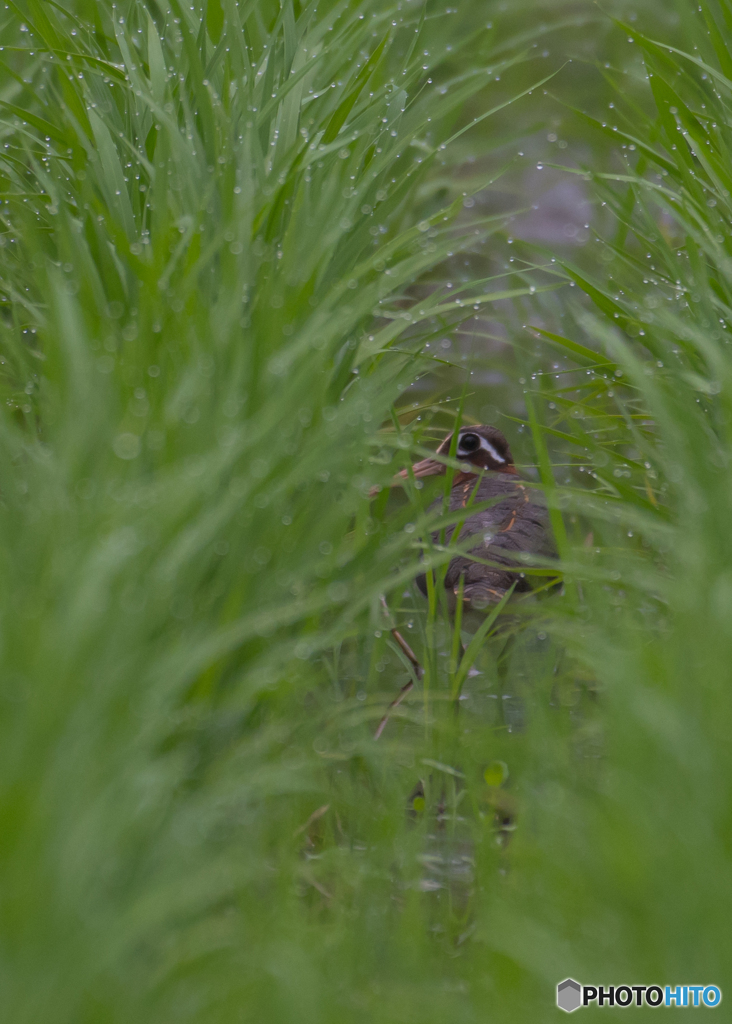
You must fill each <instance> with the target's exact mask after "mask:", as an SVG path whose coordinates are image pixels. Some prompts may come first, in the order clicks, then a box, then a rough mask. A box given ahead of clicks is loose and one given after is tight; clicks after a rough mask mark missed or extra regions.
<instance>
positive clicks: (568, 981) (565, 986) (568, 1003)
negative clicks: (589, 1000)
mask: <svg viewBox="0 0 732 1024" xmlns="http://www.w3.org/2000/svg"><path fill="white" fill-rule="evenodd" d="M581 1005H582V986H581V985H580V984H579V982H577V981H575V980H574V978H565V979H564V981H560V982H559V984H558V985H557V1006H558V1007H559V1009H560V1010H565V1011H566V1012H567V1013H573V1012H574V1011H575V1010H579V1008H580V1006H581Z"/></svg>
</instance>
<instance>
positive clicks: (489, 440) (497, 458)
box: [398, 426, 517, 483]
mask: <svg viewBox="0 0 732 1024" xmlns="http://www.w3.org/2000/svg"><path fill="white" fill-rule="evenodd" d="M452 438H453V435H452V434H448V435H447V437H446V438H445V440H444V441H443V442H442V444H441V445H440V446H439V448H438V449H437V453H436V454H437V455H444V456H448V455H449V454H450V448H451V446H452ZM455 458H456V459H458V461H459V462H460V464H461V469H460V472H458V473H456V474H455V477H454V483H460V482H461V481H463V480H465V479H467V478H468V477H471V476H476V475H477V474H478V473H480V472H482V471H485V470H490V471H492V472H494V473H511V474H516V472H517V470H516V467H515V466H514V464H513V456H512V455H511V449H510V448H509V446H508V441H507V440H506V438H505V437H504V436H503V434H502V433H501V431H500V430H497V429H496V427H490V426H477V427H461V428H460V431H459V433H458V438H457V445H456V448H455ZM446 471H447V466H446V465H445V464H444V462H440V461H439V460H438V459H422V461H421V462H415V464H414V465H413V466H412V472H413V473H414V476H415V477H416V478H417V479H418V480H419V479H421V478H422V477H425V476H439V475H444V473H445V472H446ZM398 475H399V476H401V477H407V476H408V475H409V474H408V472H407V470H406V469H403V470H402V471H401V473H399V474H398Z"/></svg>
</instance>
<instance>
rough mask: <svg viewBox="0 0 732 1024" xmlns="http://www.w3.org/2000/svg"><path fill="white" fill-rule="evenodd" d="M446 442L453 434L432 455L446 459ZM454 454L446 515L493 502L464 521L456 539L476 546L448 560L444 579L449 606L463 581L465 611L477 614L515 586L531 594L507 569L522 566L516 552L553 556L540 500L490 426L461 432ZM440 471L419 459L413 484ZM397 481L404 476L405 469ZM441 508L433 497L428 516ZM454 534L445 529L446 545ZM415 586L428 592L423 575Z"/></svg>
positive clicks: (434, 462)
mask: <svg viewBox="0 0 732 1024" xmlns="http://www.w3.org/2000/svg"><path fill="white" fill-rule="evenodd" d="M451 442H452V434H450V435H448V436H447V437H446V438H445V440H444V441H443V442H442V444H441V445H440V446H439V448H438V449H437V454H439V455H443V456H447V455H449V453H450V445H451ZM455 455H456V458H457V459H458V460H459V462H460V464H461V468H460V470H459V471H458V472H456V473H455V476H454V479H453V485H452V490H451V492H450V505H449V508H450V510H451V511H456V510H457V509H459V508H464V507H466V506H468V505H480V504H481V503H483V502H486V501H495V504H494V505H492V506H491V507H490V508H487V509H484V510H482V511H479V512H475V513H473V515H470V516H468V518H467V519H465V520H464V522H463V524H462V528H461V529H460V534H459V539H460V540H461V541H463V540H465V539H466V538H467V537H472V536H475V537H476V538H478V542H477V543H476V545H475V547H471V548H470V550H469V552H468V554H467V555H463V556H460V557H458V558H453V560H452V561H451V562H450V565H449V566H448V570H447V575H446V577H445V588H446V589H447V591H448V594H449V596H450V599H451V602H452V601H454V598H455V597H456V596H457V594H458V593H459V591H460V578H461V577H463V580H464V582H463V601H464V602H465V607H467V608H475V609H479V608H484V607H486V606H487V605H490V604H495V603H497V602H498V601H500V600H501V598H502V597H503V596H504V595H505V593H506V591H507V590H508V589H509V588H510V587H511V586H512V585H513V584H514V583H516V590H517V591H526V590H530V589H531V588H530V585H529V583H528V581H527V580H526V579H524V578H522V577H521V576H520V575H519V574H518V573H516V572H515V571H514V572H511V571H509V567H511V566H512V567H514V568H515V567H517V566H521V564H522V563H521V561H520V560H518V559H516V558H515V557H514V556H515V554H516V553H519V552H520V553H530V554H533V555H538V556H541V557H544V558H551V557H556V549H555V546H554V540H553V537H552V533H551V527H550V524H549V516H548V513H547V510H546V507H545V505H544V504H543V501H542V498H541V495H540V494H539V493H538V492H537V491H535V490H532V489H531V486H530V485H529V484H528V483H526V482H524V481H522V480H521V479H520V477H519V476H518V472H517V470H516V467H515V465H514V462H513V456H512V455H511V449H510V448H509V445H508V441H507V440H506V438H505V437H504V435H503V434H502V433H501V431H500V430H497V429H496V428H495V427H490V426H477V427H461V429H460V434H459V437H458V444H457V448H456V452H455ZM445 471H446V467H445V465H444V463H442V462H439V461H438V460H437V459H424V460H423V461H422V462H418V463H416V464H415V465H414V466H413V467H412V472H413V473H414V476H415V477H416V478H418V479H419V478H422V477H426V476H434V475H437V474H444V473H445ZM401 476H403V477H406V476H407V472H406V470H403V471H402V473H401ZM441 506H442V498H438V499H437V501H435V502H434V503H433V504H432V506H431V507H430V511H436V510H437V509H439V508H441ZM454 530H455V527H454V526H450V527H448V528H447V529H446V530H445V540H446V542H449V541H450V539H451V537H452V535H453V532H454ZM433 541H434V542H435V543H438V542H439V534H437V533H435V534H433ZM470 555H476V556H478V557H479V558H481V559H485V560H486V561H489V562H493V563H497V567H496V568H492V567H489V566H487V565H483V564H481V563H480V562H476V561H475V560H474V559H473V558H471V557H470ZM500 566H506V569H502V568H500ZM417 585H418V586H419V588H420V590H421V591H422V593H423V594H426V593H427V584H426V579H425V577H424V575H422V576H419V577H417Z"/></svg>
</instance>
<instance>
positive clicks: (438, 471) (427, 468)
mask: <svg viewBox="0 0 732 1024" xmlns="http://www.w3.org/2000/svg"><path fill="white" fill-rule="evenodd" d="M446 471H447V466H446V465H445V464H444V463H443V462H438V461H437V459H422V461H421V462H415V464H414V465H413V466H412V472H413V473H414V477H415V479H416V480H421V479H422V477H425V476H444V474H445V473H446ZM397 476H398V477H402V478H403V479H406V478H407V477H408V476H409V471H408V470H406V469H402V470H401V471H400V472H399V473H397ZM396 482H397V483H398V481H396Z"/></svg>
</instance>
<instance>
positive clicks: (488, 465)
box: [372, 425, 557, 739]
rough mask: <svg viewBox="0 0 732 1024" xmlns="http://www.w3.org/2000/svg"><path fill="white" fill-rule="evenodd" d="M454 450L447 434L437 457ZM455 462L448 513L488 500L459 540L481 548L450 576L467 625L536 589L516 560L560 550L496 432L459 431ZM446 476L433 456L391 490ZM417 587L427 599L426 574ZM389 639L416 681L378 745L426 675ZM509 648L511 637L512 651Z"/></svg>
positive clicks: (461, 558) (453, 599) (437, 505)
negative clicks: (516, 595) (406, 483)
mask: <svg viewBox="0 0 732 1024" xmlns="http://www.w3.org/2000/svg"><path fill="white" fill-rule="evenodd" d="M452 444H453V434H452V433H450V434H448V435H447V437H446V438H445V439H444V440H443V441H442V443H441V444H440V445H439V447H438V448H437V451H436V452H435V455H436V456H442V458H443V459H446V458H448V457H449V456H450V452H451V450H452ZM455 457H456V458H457V460H458V462H459V464H460V468H459V470H457V471H456V472H455V474H454V476H453V479H452V487H451V490H450V498H449V505H448V508H449V511H451V512H455V511H457V510H459V509H461V508H466V509H467V508H469V507H470V506H472V505H477V506H480V505H481V504H485V503H487V502H491V504H490V505H489V506H488V507H487V508H483V509H480V508H479V509H478V511H477V512H474V513H473V514H472V515H468V516H467V518H466V519H464V520H463V521H462V525H461V528H460V535H459V536H460V539H461V540H467V539H469V538H471V537H475V538H476V541H477V543H476V544H475V546H472V547H470V548H469V549H468V551H467V552H466V553H465V554H464V555H458V556H456V557H455V558H453V559H451V561H450V563H449V565H448V567H447V572H446V573H445V590H446V591H447V598H448V608H449V610H450V611H451V612H454V611H455V609H456V605H457V601H458V598H460V597H461V598H462V602H463V604H462V608H461V616H460V617H461V619H462V621H463V622H465V614H466V613H468V614H469V615H471V617H472V618H475V615H476V614H477V615H478V616H484V613H485V611H486V610H487V609H489V608H490V607H491V605H493V606H495V605H496V604H498V603H499V602H500V601H502V600H503V599H504V597H505V596H506V594H507V593H509V591H511V588H513V592H514V593H516V592H519V593H521V592H527V591H529V590H531V584H530V583H529V581H528V579H527V578H526V576H524V575H523V574H522V573H521V572H518V571H517V569H519V568H520V566H521V565H522V564H523V563H522V562H521V560H520V559H517V557H516V556H517V555H522V554H531V555H535V556H538V557H539V558H556V555H557V551H556V547H555V544H554V538H553V535H552V530H551V525H550V521H549V515H548V512H547V509H546V506H545V505H544V504H543V502H542V500H541V497H540V496H538V495H536V493H535V492H534V493H532V491H531V489H530V485H529V484H528V483H527V482H526V481H524V480H522V478H521V477H520V475H519V472H518V470H517V469H516V465H515V463H514V460H513V455H512V454H511V449H510V446H509V443H508V441H507V440H506V437H505V435H504V434H503V433H502V432H501V431H500V430H498V428H497V427H493V426H489V425H478V426H463V427H461V428H460V429H459V431H458V436H457V439H456V443H455ZM446 472H447V464H446V462H445V461H441V460H440V458H435V457H430V458H427V459H423V460H422V461H421V462H416V463H415V464H414V465H413V466H412V468H411V470H407V469H403V470H401V471H400V472H399V473H397V474H396V476H395V477H394V478H393V480H392V482H391V485H392V486H396V485H397V484H400V483H403V482H404V481H405V480H406V479H407V478H408V477H409V476H410V475H411V476H413V477H414V479H415V480H422V479H424V478H425V477H430V476H440V475H444V474H445V473H446ZM377 490H378V489H377V488H374V489H373V491H372V493H374V494H375V493H376V491H377ZM442 508H443V498H438V499H437V500H436V501H434V502H433V503H432V504H431V505H430V507H429V509H428V510H427V511H428V513H430V512H436V511H438V510H440V509H442ZM454 532H455V526H454V525H452V526H449V527H447V528H446V529H445V537H444V539H445V543H449V542H450V540H451V539H452V537H453V535H454ZM432 541H433V543H435V544H439V543H440V533H439V531H437V532H435V533H433V534H432ZM471 556H472V557H471ZM476 559H480V561H477V560H476ZM486 563H490V564H486ZM416 583H417V586H418V587H419V589H420V590H421V592H422V594H424V596H425V597H426V596H427V577H426V574H425V573H422V574H421V575H420V576H418V577H417V579H416ZM381 601H382V605H383V607H384V611H385V613H386V615H387V616H388V617H389V618H391V615H390V612H389V608H388V605H387V603H386V599H385V598H384V597H382V598H381ZM391 633H392V635H393V637H394V639H395V641H396V642H397V644H398V645H399V647H400V648H401V649H402V651H403V653H404V655H405V657H406V658H407V660H408V661H409V662H410V664H411V666H412V670H413V675H414V678H413V679H410V680H409V682H407V683H406V685H405V686H403V687H402V689H401V691H400V692H399V694H398V695H397V697H396V698H395V700H393V701H392V702H391V704H390V705H389V707H388V708H387V710H386V714H385V715H384V717H383V718H382V719H381V721H380V723H379V726H378V728H377V730H376V733H375V734H374V738H375V739H378V738H379V737H380V736H381V734H382V733H383V731H384V728H385V727H386V724H387V722H388V719H389V716H390V715H391V713H392V711H393V710H394V709H395V708H396V707H397V706H398V705H399V704H400V703H401V702H402V700H404V698H405V697H406V696H407V694H408V693H409V691H410V690H411V689H412V687H413V685H414V680H419V679H421V677H422V675H423V671H424V670H423V668H422V666H421V664H420V663H419V661H418V659H417V657H416V655H415V654H414V651H413V650H412V649H411V647H410V646H409V644H408V643H407V642H406V640H405V639H404V637H403V636H402V635H401V633H400V632H399V631H398V629H396V627H392V629H391ZM510 643H511V641H510V639H509V642H508V644H507V647H508V646H510Z"/></svg>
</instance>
